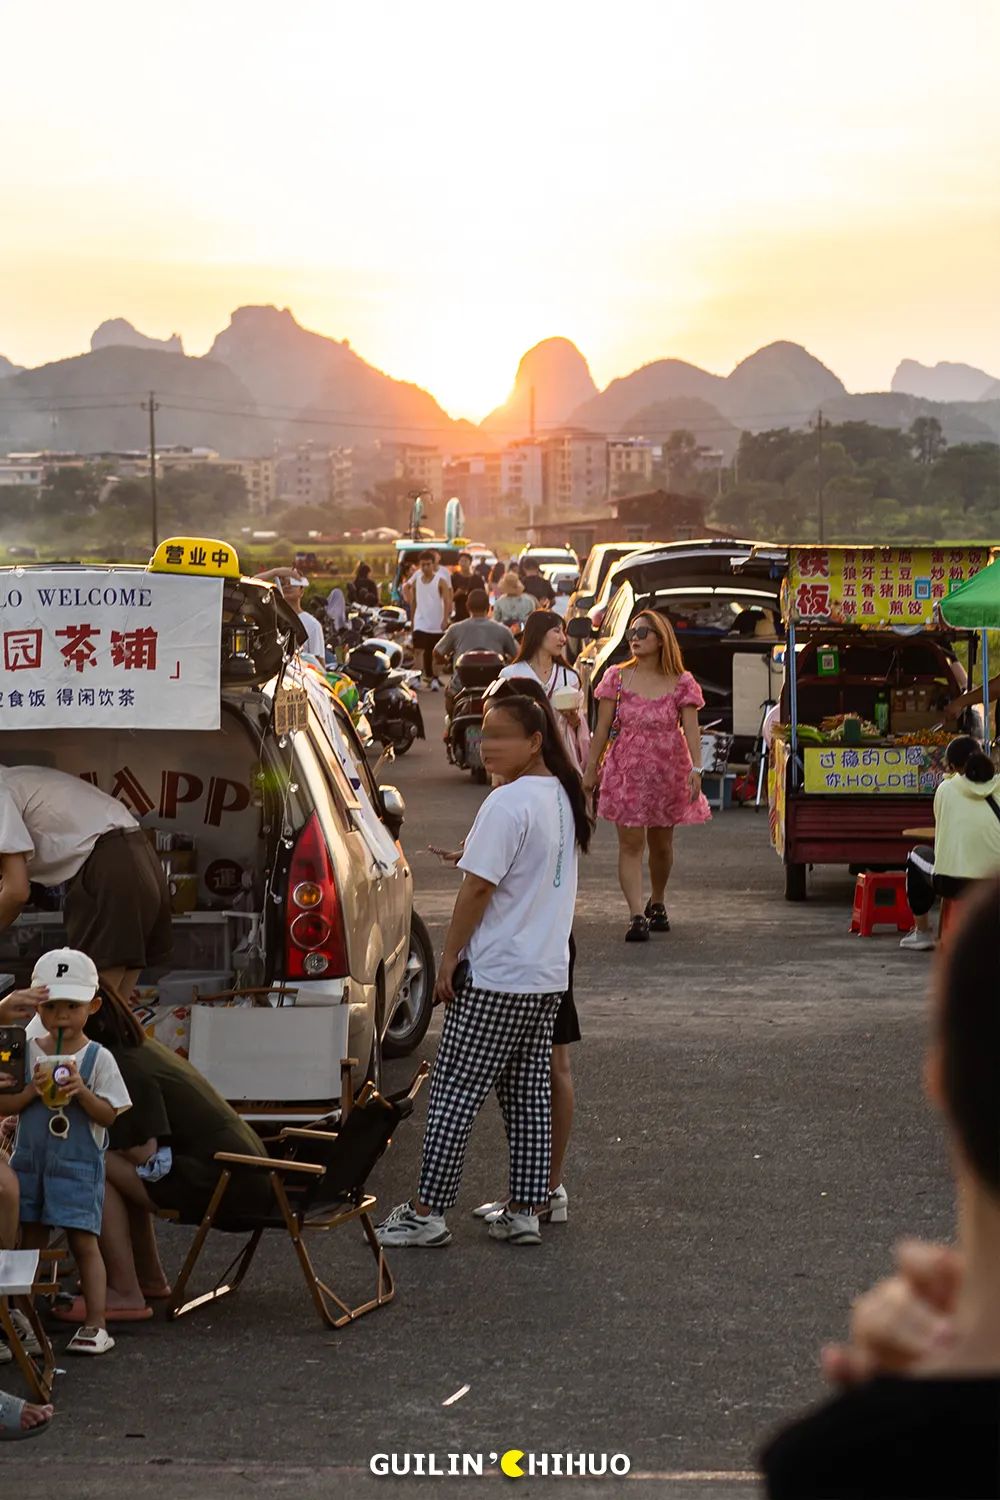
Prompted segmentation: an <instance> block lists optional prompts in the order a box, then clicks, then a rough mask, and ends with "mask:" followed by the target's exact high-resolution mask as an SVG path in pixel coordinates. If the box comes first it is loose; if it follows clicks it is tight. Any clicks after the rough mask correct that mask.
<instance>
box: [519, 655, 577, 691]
mask: <svg viewBox="0 0 1000 1500" xmlns="http://www.w3.org/2000/svg"><path fill="white" fill-rule="evenodd" d="M500 676H501V677H533V678H534V679H535V681H536V682H542V679H541V678H540V677H539V675H538V673H537V672H536V671H535V669H534V667H533V666H531V665H529V663H528V662H526V661H512V662H511V664H510V666H509V667H504V669H503V671H502V672H501V673H500ZM579 686H580V679H579V677H578V676H577V675H576V673H575V672H574V671H573V669H572V668H571V667H563V666H561V665H560V664H559V662H555V663H554V665H553V667H552V671H551V673H550V674H549V680H548V682H542V687H543V688H544V689H545V691H546V693H547V694H548V695H549V697H550V698H551V697H552V694H553V693H554V692H555V690H556V688H561V687H572V688H578V687H579Z"/></svg>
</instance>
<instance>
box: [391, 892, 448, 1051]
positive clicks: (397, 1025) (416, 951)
mask: <svg viewBox="0 0 1000 1500" xmlns="http://www.w3.org/2000/svg"><path fill="white" fill-rule="evenodd" d="M435 975H436V968H435V963H434V945H433V943H432V942H431V937H430V933H429V932H428V931H427V928H426V927H425V926H424V923H423V921H422V920H421V918H420V917H418V916H417V914H416V912H414V913H413V919H412V921H411V924H410V951H409V953H408V954H407V956H406V976H405V978H404V980H403V984H402V987H401V988H400V991H399V999H398V1001H397V1004H396V1009H395V1010H394V1011H393V1013H392V1020H391V1021H390V1022H389V1027H388V1030H387V1031H386V1034H385V1038H384V1040H383V1042H382V1050H383V1052H384V1053H385V1056H386V1057H406V1056H407V1055H408V1054H409V1053H410V1052H412V1051H413V1050H414V1048H415V1047H418V1046H419V1045H420V1043H421V1042H422V1041H423V1039H424V1034H425V1033H426V1031H427V1028H428V1026H429V1025H430V1023H431V1011H432V1010H433V1009H434V979H435Z"/></svg>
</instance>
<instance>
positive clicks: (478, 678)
mask: <svg viewBox="0 0 1000 1500" xmlns="http://www.w3.org/2000/svg"><path fill="white" fill-rule="evenodd" d="M503 665H504V661H503V657H502V656H500V655H499V653H498V652H496V651H463V653H462V655H461V656H460V657H458V659H457V660H456V662H455V675H456V677H457V678H458V681H459V683H460V684H461V685H460V687H459V688H458V691H457V693H455V696H454V702H453V704H452V707H451V712H450V714H449V715H448V718H447V720H446V721H445V738H444V742H445V749H446V751H447V754H448V759H449V761H450V762H451V764H452V765H453V766H459V767H460V768H461V769H462V770H463V771H471V773H472V779H473V781H476V782H478V783H479V784H480V785H481V786H485V785H486V780H487V776H486V767H485V766H484V765H483V757H482V751H481V743H482V738H483V714H484V704H483V693H484V692H485V690H486V689H487V688H488V687H489V685H490V683H491V682H494V681H495V680H496V678H497V677H499V675H500V673H501V671H502V670H503Z"/></svg>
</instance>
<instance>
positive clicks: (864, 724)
mask: <svg viewBox="0 0 1000 1500" xmlns="http://www.w3.org/2000/svg"><path fill="white" fill-rule="evenodd" d="M850 718H856V719H858V722H859V723H860V725H861V742H862V743H863V744H870V743H872V742H873V741H875V742H877V743H878V744H880V745H901V746H907V745H922V746H924V747H925V748H926V749H933V748H936V747H943V746H945V745H948V744H950V743H951V741H952V740H953V739H954V737H955V735H954V731H953V730H947V729H913V730H910V731H909V732H908V733H906V734H884V735H883V734H880V733H879V731H878V728H877V726H876V725H874V724H873V723H872V722H871V721H870V720H869V719H861V718H859V716H858V715H857V714H832V715H831V716H830V717H829V718H826V719H824V720H823V721H822V723H821V724H820V725H819V726H818V727H817V726H816V725H815V724H799V725H798V726H797V729H796V736H797V739H798V742H799V745H800V746H803V747H805V748H807V749H808V748H809V747H810V746H812V745H819V746H822V745H842V744H843V743H844V720H845V719H850ZM790 728H791V726H790V725H788V724H776V725H775V726H774V738H775V739H778V740H783V741H786V742H787V740H788V738H789V730H790Z"/></svg>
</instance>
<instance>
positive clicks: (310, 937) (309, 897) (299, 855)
mask: <svg viewBox="0 0 1000 1500" xmlns="http://www.w3.org/2000/svg"><path fill="white" fill-rule="evenodd" d="M346 973H347V940H346V935H345V933H344V916H343V912H342V911H341V908H340V897H339V895H338V894H337V882H336V879H335V878H334V873H333V865H332V864H331V862H330V851H329V850H328V849H327V847H326V839H325V838H324V837H323V829H322V827H321V826H320V821H319V814H318V813H313V815H312V817H311V818H310V819H309V821H308V823H307V824H306V826H305V827H304V828H303V830H302V832H301V833H300V834H299V837H298V841H297V843H296V845H295V848H294V850H293V851H292V859H291V864H290V866H289V870H288V896H287V898H286V901H285V974H286V977H287V978H288V979H325V978H329V977H331V976H336V977H339V976H341V975H344V974H346Z"/></svg>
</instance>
